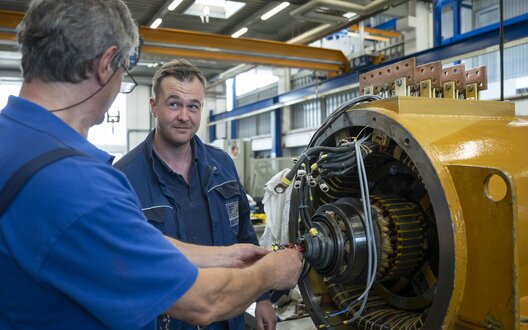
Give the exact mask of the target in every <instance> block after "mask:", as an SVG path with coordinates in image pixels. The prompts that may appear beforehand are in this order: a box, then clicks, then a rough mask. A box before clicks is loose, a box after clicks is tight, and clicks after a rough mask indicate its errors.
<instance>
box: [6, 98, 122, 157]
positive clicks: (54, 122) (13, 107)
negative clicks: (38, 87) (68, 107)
mask: <svg viewBox="0 0 528 330" xmlns="http://www.w3.org/2000/svg"><path fill="white" fill-rule="evenodd" d="M2 114H3V115H5V116H7V117H9V118H11V119H13V120H15V121H18V122H20V123H23V124H24V125H26V126H29V127H31V128H32V129H34V130H37V131H40V132H44V133H46V134H49V135H51V136H53V137H54V138H55V139H57V140H59V141H61V142H63V143H64V144H66V145H68V146H69V147H71V148H73V149H76V150H79V151H81V152H84V153H85V154H88V155H90V156H92V157H94V158H96V159H98V160H99V161H102V162H105V163H108V164H111V163H112V160H113V159H114V156H112V155H110V154H108V153H107V152H105V151H103V150H101V149H99V148H97V147H96V146H94V145H93V144H91V143H90V142H88V140H87V139H86V138H85V137H83V136H82V135H80V134H79V133H78V132H77V131H76V130H74V129H73V128H72V127H70V126H69V125H68V124H66V123H65V122H64V121H62V120H61V119H60V118H59V117H57V116H55V115H53V114H52V113H50V112H49V111H48V110H46V109H44V108H43V107H41V106H40V105H38V104H36V103H33V102H31V101H28V100H25V99H23V98H20V97H17V96H9V101H8V104H7V106H6V107H5V108H4V110H3V111H2Z"/></svg>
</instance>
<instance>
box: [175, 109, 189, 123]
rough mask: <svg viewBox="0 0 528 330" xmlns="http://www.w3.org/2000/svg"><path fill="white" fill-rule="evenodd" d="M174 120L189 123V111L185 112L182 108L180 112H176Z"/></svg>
mask: <svg viewBox="0 0 528 330" xmlns="http://www.w3.org/2000/svg"><path fill="white" fill-rule="evenodd" d="M176 118H177V119H178V120H179V121H189V110H187V108H186V107H182V108H181V109H180V111H178V114H177V117H176Z"/></svg>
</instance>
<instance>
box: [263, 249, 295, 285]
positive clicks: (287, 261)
mask: <svg viewBox="0 0 528 330" xmlns="http://www.w3.org/2000/svg"><path fill="white" fill-rule="evenodd" d="M259 263H262V264H264V265H265V267H266V268H267V269H268V273H269V275H268V276H272V278H273V279H274V280H275V283H274V284H273V287H272V289H273V290H284V289H291V288H293V287H294V286H295V285H297V281H298V280H299V276H300V275H301V270H302V255H301V254H300V253H299V251H297V250H296V249H284V250H279V251H276V252H273V253H270V254H268V255H266V256H264V257H263V258H262V259H261V261H259Z"/></svg>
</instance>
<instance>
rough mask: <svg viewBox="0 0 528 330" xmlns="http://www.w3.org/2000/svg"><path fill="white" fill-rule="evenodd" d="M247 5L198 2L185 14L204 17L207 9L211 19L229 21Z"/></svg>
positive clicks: (216, 0)
mask: <svg viewBox="0 0 528 330" xmlns="http://www.w3.org/2000/svg"><path fill="white" fill-rule="evenodd" d="M245 5H246V4H245V3H243V2H239V1H226V0H222V1H219V0H196V1H195V2H194V3H193V4H192V5H191V6H190V7H189V8H187V10H185V13H184V14H186V15H194V16H203V11H204V9H205V8H206V7H207V8H208V10H209V15H208V16H209V17H214V18H220V19H228V18H229V17H231V16H232V15H233V14H235V13H236V12H238V11H239V10H240V9H242V8H243V7H244V6H245Z"/></svg>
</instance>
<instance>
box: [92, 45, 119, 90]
mask: <svg viewBox="0 0 528 330" xmlns="http://www.w3.org/2000/svg"><path fill="white" fill-rule="evenodd" d="M116 56H117V46H112V47H110V48H108V49H107V50H106V51H105V52H104V53H103V55H101V57H100V58H99V61H97V63H96V67H95V76H96V78H97V81H98V82H99V84H101V85H104V84H106V83H107V82H108V80H109V79H110V78H111V77H112V74H114V71H115V70H116V68H114V67H113V60H114V58H115V57H116Z"/></svg>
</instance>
